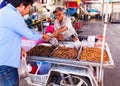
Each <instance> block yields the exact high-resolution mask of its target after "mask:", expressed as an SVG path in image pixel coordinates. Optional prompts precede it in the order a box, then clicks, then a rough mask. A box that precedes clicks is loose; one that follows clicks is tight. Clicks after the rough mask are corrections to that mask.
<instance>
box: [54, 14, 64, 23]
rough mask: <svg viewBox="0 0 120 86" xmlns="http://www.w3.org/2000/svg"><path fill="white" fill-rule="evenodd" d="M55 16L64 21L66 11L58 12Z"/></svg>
mask: <svg viewBox="0 0 120 86" xmlns="http://www.w3.org/2000/svg"><path fill="white" fill-rule="evenodd" d="M55 16H56V19H58V21H62V20H63V17H64V13H63V12H56V13H55Z"/></svg>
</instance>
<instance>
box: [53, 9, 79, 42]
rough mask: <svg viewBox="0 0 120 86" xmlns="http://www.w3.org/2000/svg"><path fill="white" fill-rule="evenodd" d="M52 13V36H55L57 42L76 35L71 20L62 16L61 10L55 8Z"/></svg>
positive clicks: (62, 11)
mask: <svg viewBox="0 0 120 86" xmlns="http://www.w3.org/2000/svg"><path fill="white" fill-rule="evenodd" d="M54 13H55V16H56V20H55V21H54V32H53V35H54V36H56V37H57V39H58V40H69V39H70V38H71V36H72V35H77V33H76V31H75V29H74V28H73V26H72V23H71V19H70V18H69V17H68V16H66V15H65V14H64V10H63V8H61V7H57V8H56V9H55V11H54Z"/></svg>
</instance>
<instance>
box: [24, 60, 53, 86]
mask: <svg viewBox="0 0 120 86" xmlns="http://www.w3.org/2000/svg"><path fill="white" fill-rule="evenodd" d="M36 63H37V65H38V68H37V70H36V72H35V74H31V73H29V74H28V77H27V78H26V79H25V80H26V81H27V83H28V84H29V85H33V86H44V85H45V82H46V80H47V77H48V73H47V71H50V67H51V66H48V65H50V64H49V63H47V62H36ZM47 64H48V65H47ZM45 67H48V68H46V70H43V68H45ZM40 69H41V74H40V75H39V74H38V73H39V72H40Z"/></svg>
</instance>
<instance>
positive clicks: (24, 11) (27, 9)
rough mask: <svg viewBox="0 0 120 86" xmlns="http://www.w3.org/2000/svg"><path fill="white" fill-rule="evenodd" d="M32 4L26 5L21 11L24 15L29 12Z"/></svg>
mask: <svg viewBox="0 0 120 86" xmlns="http://www.w3.org/2000/svg"><path fill="white" fill-rule="evenodd" d="M30 7H31V5H28V6H26V7H25V8H24V9H23V10H22V11H21V12H20V13H21V14H22V16H25V15H26V14H28V13H29V10H30Z"/></svg>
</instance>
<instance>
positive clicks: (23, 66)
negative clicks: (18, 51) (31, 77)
mask: <svg viewBox="0 0 120 86" xmlns="http://www.w3.org/2000/svg"><path fill="white" fill-rule="evenodd" d="M18 71H19V79H24V78H26V77H27V76H28V67H27V62H26V58H25V57H22V59H21V64H20V67H19V68H18Z"/></svg>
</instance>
